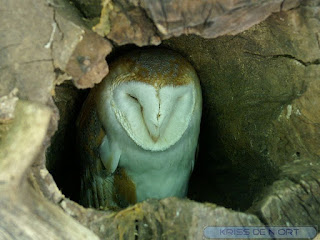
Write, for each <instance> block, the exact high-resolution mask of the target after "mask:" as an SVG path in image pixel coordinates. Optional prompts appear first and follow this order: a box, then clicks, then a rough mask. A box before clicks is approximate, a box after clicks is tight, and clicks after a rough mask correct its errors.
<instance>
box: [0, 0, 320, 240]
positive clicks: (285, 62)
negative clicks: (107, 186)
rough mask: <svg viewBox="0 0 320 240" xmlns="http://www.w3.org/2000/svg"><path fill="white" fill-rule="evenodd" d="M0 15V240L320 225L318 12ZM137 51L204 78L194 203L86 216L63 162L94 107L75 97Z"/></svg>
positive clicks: (147, 8) (205, 6)
mask: <svg viewBox="0 0 320 240" xmlns="http://www.w3.org/2000/svg"><path fill="white" fill-rule="evenodd" d="M0 12H1V14H0V21H1V22H0V23H1V24H0V32H1V33H2V34H0V73H1V74H0V192H1V194H0V239H77V240H78V239H138V238H140V239H203V229H204V228H205V227H206V226H265V225H269V226H271V225H277V226H297V225H299V226H304V225H312V226H314V225H320V161H319V159H320V150H319V145H320V122H319V119H320V111H319V107H318V106H319V104H320V81H319V80H320V2H319V1H317V0H306V1H298V0H262V1H251V0H246V1H224V0H205V1H194V0H183V1H182V2H181V1H178V0H171V1H162V0H156V1H153V0H141V1H136V0H114V1H110V0H102V1H100V0H94V1H87V0H74V1H73V3H72V4H70V3H69V2H68V1H64V0H59V1H58V0H57V1H51V0H46V1H44V0H23V1H22V0H20V1H19V0H16V1H12V0H1V1H0ZM127 44H128V45H127ZM130 44H135V45H136V46H140V47H142V46H148V45H160V44H161V46H164V47H168V48H171V49H173V50H175V51H178V52H180V53H181V54H182V55H183V56H185V57H186V58H187V59H188V60H189V61H190V62H191V63H192V64H193V66H194V67H195V69H196V70H197V73H198V75H199V78H200V80H201V85H202V90H203V100H204V106H203V109H204V113H203V118H202V127H201V128H202V132H201V135H200V155H199V161H198V163H197V165H196V168H195V171H194V174H193V177H192V179H191V183H190V191H189V195H188V196H189V197H190V198H191V199H192V200H189V199H177V198H167V199H162V200H153V199H150V200H147V201H144V202H142V203H138V204H136V205H134V206H130V207H129V208H126V209H123V210H117V211H114V210H112V209H110V210H106V211H99V210H95V209H86V208H84V207H82V206H81V205H79V204H78V203H77V202H75V201H72V200H70V199H68V198H67V197H66V196H65V195H64V194H66V195H67V196H68V197H71V198H72V199H73V200H76V197H73V195H72V193H70V192H68V191H69V190H70V191H72V188H74V185H73V182H69V185H70V186H68V185H67V183H66V181H67V182H68V181H72V180H71V179H72V178H73V177H72V176H73V175H72V174H73V173H72V171H73V170H74V164H75V165H76V164H77V162H76V159H75V157H74V156H73V155H68V156H67V157H66V155H65V153H66V152H67V153H68V154H70V153H71V150H70V149H71V148H72V147H75V146H73V145H69V144H70V143H68V140H69V139H72V136H73V132H72V131H73V125H74V121H75V118H76V115H77V110H76V109H78V108H79V105H81V103H82V101H83V100H84V95H85V94H84V93H83V92H80V91H79V90H77V89H86V88H91V87H93V86H94V85H95V84H97V83H99V82H100V81H101V80H102V79H103V78H104V77H105V76H106V75H107V74H108V64H107V62H106V61H105V58H106V56H108V55H109V54H110V53H111V52H112V54H115V55H117V54H119V53H121V52H122V51H127V50H129V49H131V48H133V45H130ZM124 45H126V46H124ZM112 54H111V57H112ZM108 59H109V58H108ZM110 59H112V58H110ZM70 80H72V83H73V85H74V86H75V87H76V88H75V87H73V86H71V85H70V84H68V83H67V82H70ZM66 83H67V84H66ZM59 118H60V120H59ZM58 125H59V126H58ZM71 142H72V141H71ZM61 149H62V150H61ZM46 151H47V154H46ZM70 156H72V157H70ZM73 159H74V160H73ZM68 161H70V162H69V163H68ZM47 168H48V169H49V170H50V172H49V171H48V169H47ZM51 173H52V175H53V176H54V178H53V177H52V175H51ZM61 173H63V174H69V175H67V176H65V177H61ZM55 174H56V176H57V177H55ZM65 179H67V180H66V181H65ZM56 182H57V183H58V186H59V187H60V188H61V190H62V192H63V193H64V194H63V193H62V192H61V191H60V189H59V187H58V186H57V184H56ZM64 184H65V185H64ZM64 191H65V192H64ZM201 202H211V203H201Z"/></svg>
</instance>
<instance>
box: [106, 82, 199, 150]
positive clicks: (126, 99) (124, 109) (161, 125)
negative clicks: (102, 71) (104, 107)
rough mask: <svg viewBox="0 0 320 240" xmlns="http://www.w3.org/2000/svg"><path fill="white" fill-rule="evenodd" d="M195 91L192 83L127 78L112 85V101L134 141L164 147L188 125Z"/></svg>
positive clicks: (178, 136)
mask: <svg viewBox="0 0 320 240" xmlns="http://www.w3.org/2000/svg"><path fill="white" fill-rule="evenodd" d="M195 94H196V93H195V89H194V84H193V83H190V84H187V85H181V86H170V85H167V86H164V87H161V88H156V87H154V86H152V85H149V84H146V83H143V82H135V81H129V82H126V83H122V84H120V85H118V86H117V87H116V88H115V89H114V91H113V93H112V97H111V104H112V106H113V109H114V112H115V115H116V117H117V120H118V121H119V122H120V123H121V125H122V127H123V128H124V129H125V130H126V132H127V133H128V135H129V136H130V138H131V139H132V140H133V141H134V142H135V143H136V144H137V145H139V146H140V147H142V148H144V149H145V150H151V151H163V150H165V149H167V148H169V147H170V146H172V145H173V144H175V143H176V142H177V141H178V140H179V139H180V138H181V136H182V135H183V133H184V132H185V130H186V129H187V128H188V124H189V122H190V119H191V116H192V113H193V109H194V106H195Z"/></svg>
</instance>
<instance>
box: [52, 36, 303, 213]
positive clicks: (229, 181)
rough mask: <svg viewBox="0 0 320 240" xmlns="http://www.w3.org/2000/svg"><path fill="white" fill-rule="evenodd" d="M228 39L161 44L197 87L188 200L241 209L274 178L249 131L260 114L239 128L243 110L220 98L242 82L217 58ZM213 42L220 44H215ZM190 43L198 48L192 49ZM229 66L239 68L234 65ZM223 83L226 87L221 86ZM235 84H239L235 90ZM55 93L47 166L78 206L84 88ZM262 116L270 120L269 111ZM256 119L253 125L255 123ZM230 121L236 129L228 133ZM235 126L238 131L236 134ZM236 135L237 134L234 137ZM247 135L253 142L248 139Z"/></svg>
mask: <svg viewBox="0 0 320 240" xmlns="http://www.w3.org/2000/svg"><path fill="white" fill-rule="evenodd" d="M227 40H230V39H229V38H226V39H221V38H220V40H219V39H218V40H204V39H202V38H200V37H196V36H192V35H189V36H182V37H179V38H174V39H169V40H167V41H165V42H164V43H163V44H162V46H163V47H167V48H170V49H173V50H174V51H177V52H179V53H180V54H181V55H183V56H184V57H185V58H187V60H189V61H190V62H191V64H192V65H193V66H194V67H195V69H196V71H197V73H198V76H199V78H200V82H201V87H202V95H203V113H202V120H201V130H200V137H199V144H200V145H199V146H200V147H199V153H198V158H197V161H196V164H195V168H194V171H193V173H192V176H191V178H190V182H189V191H188V198H190V199H192V200H195V201H199V202H212V203H215V204H218V205H221V206H224V207H228V208H232V209H235V210H240V211H245V210H246V209H248V208H249V207H250V206H251V205H252V203H253V201H254V200H255V198H256V197H257V196H258V195H259V194H260V192H261V191H262V190H263V188H264V187H266V186H268V185H270V184H271V183H272V182H273V181H274V180H275V179H276V178H277V169H276V167H274V166H273V164H272V163H271V162H270V161H269V160H268V158H267V149H264V146H263V144H264V139H260V137H261V136H260V135H259V134H256V133H257V132H259V129H254V127H253V126H254V125H259V126H261V125H263V124H264V121H261V118H262V117H263V116H256V115H255V116H250V117H251V119H250V118H249V119H247V121H248V122H247V123H245V124H244V125H245V126H243V125H241V124H243V123H242V122H241V124H239V122H237V121H236V120H237V119H233V117H234V116H236V115H237V114H238V112H241V111H243V106H242V105H241V104H239V109H238V108H237V106H234V105H233V106H232V108H231V109H230V99H228V100H227V99H225V98H226V97H227V95H228V92H225V93H222V94H221V91H222V90H223V89H224V88H228V87H232V88H237V87H241V86H242V85H241V84H243V83H239V82H238V83H237V82H236V81H235V82H234V83H233V82H232V81H233V80H232V78H234V77H235V76H234V75H233V74H234V72H235V70H234V69H233V70H232V69H231V70H232V71H231V73H230V71H229V69H228V68H224V67H222V66H221V64H223V63H222V62H223V61H230V59H226V58H225V56H222V54H221V51H223V49H218V48H219V47H220V48H223V47H222V46H221V44H223V43H224V42H225V41H227ZM219 41H221V42H219ZM188 42H189V43H188ZM217 43H219V44H220V45H219V46H216V45H215V44H217ZM190 45H196V46H199V47H198V48H196V49H192V48H190ZM204 46H206V47H204ZM133 48H135V47H134V46H125V47H122V48H118V49H116V50H115V51H114V52H112V54H111V55H109V56H108V59H107V60H108V62H111V61H113V60H114V59H115V58H116V57H117V56H120V55H121V54H123V53H125V52H127V51H129V50H132V49H133ZM189 49H191V50H190V51H189ZM197 51H198V52H197ZM199 54H200V55H199ZM201 54H203V55H201ZM230 54H232V53H230ZM219 57H220V59H219ZM232 66H233V67H234V68H237V67H239V66H238V63H236V62H234V63H233V64H232ZM209 68H212V69H213V70H212V69H211V70H210V69H209ZM214 70H216V71H214ZM223 82H225V83H226V84H225V86H224V85H223ZM237 84H238V85H239V86H236V85H237ZM233 85H235V86H233ZM55 91H56V95H55V97H54V100H55V103H56V105H57V107H58V109H59V112H60V121H59V129H58V131H57V132H56V134H55V135H54V137H53V138H52V143H51V146H50V148H49V149H48V151H47V168H48V170H49V171H50V173H51V174H52V175H53V177H54V179H55V181H56V183H57V185H58V187H59V188H60V189H61V191H62V192H63V194H65V196H66V197H68V198H70V199H72V200H74V201H76V202H79V193H80V174H81V167H80V161H79V156H78V155H77V147H78V146H77V145H76V124H75V123H76V119H77V116H78V114H79V112H80V109H81V107H82V104H83V102H84V100H85V99H86V97H87V95H88V93H89V90H78V89H76V88H75V87H74V86H73V85H72V83H70V82H67V83H63V84H61V85H59V86H57V87H56V90H55ZM219 91H220V92H219ZM215 93H216V94H215ZM237 94H239V93H235V94H234V95H233V96H228V98H232V97H241V96H238V95H237ZM219 98H221V99H219ZM228 111H230V115H228ZM249 114H251V113H249ZM266 114H270V116H272V114H273V112H269V113H266ZM240 117H241V116H240ZM255 120H256V121H257V122H254V121H255ZM233 121H234V126H235V129H232V127H233ZM239 126H240V127H242V129H239V130H237V129H236V128H237V127H239ZM259 126H258V128H259ZM237 131H239V134H238V136H235V133H236V132H237ZM243 131H248V132H249V133H250V134H251V135H250V136H249V137H248V134H246V133H243ZM250 137H252V139H253V140H250ZM237 138H240V139H237ZM241 138H243V139H241ZM252 141H254V142H252ZM248 144H249V145H250V144H252V146H248ZM255 148H256V149H255ZM257 148H258V149H259V151H257ZM248 149H249V150H248ZM252 149H253V150H252ZM298 154H299V153H297V155H298Z"/></svg>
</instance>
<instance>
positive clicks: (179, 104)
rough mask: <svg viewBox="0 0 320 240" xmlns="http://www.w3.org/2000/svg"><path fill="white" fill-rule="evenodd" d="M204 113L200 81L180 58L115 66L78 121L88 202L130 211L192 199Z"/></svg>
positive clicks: (147, 54)
mask: <svg viewBox="0 0 320 240" xmlns="http://www.w3.org/2000/svg"><path fill="white" fill-rule="evenodd" d="M201 110H202V97H201V88H200V83H199V79H198V77H197V74H196V72H195V70H194V68H193V67H192V66H191V65H190V63H189V62H187V61H186V60H185V59H184V58H183V57H182V56H180V55H179V54H177V53H175V52H173V51H171V50H167V49H161V48H157V49H140V50H135V51H132V52H130V53H128V54H126V55H124V56H122V57H119V58H118V59H117V60H115V61H114V62H113V63H112V64H111V65H110V72H109V74H108V75H107V77H106V78H105V79H104V80H103V81H102V82H101V83H100V84H99V85H97V86H96V87H94V88H93V89H92V90H91V91H90V93H89V95H88V98H87V99H86V101H85V103H84V105H83V108H82V110H81V113H80V116H79V119H78V123H77V124H78V144H79V149H80V158H81V160H82V164H83V169H84V172H83V175H82V182H81V200H82V204H83V205H85V206H89V207H95V208H107V207H126V206H128V205H130V204H134V203H136V202H140V201H143V200H145V199H148V198H156V199H161V198H165V197H170V196H176V197H185V196H186V193H187V189H188V181H189V177H190V174H191V172H192V169H193V166H194V161H195V152H196V148H197V144H198V136H199V131H200V119H201Z"/></svg>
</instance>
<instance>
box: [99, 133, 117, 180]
mask: <svg viewBox="0 0 320 240" xmlns="http://www.w3.org/2000/svg"><path fill="white" fill-rule="evenodd" d="M99 152H100V158H101V161H102V163H103V165H104V167H105V168H106V170H107V172H108V174H112V173H114V171H115V170H116V169H117V167H118V164H119V159H120V155H121V152H120V150H119V148H118V146H117V145H116V144H111V143H110V141H109V140H108V136H107V135H105V136H104V138H103V140H102V143H101V145H100V148H99Z"/></svg>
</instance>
